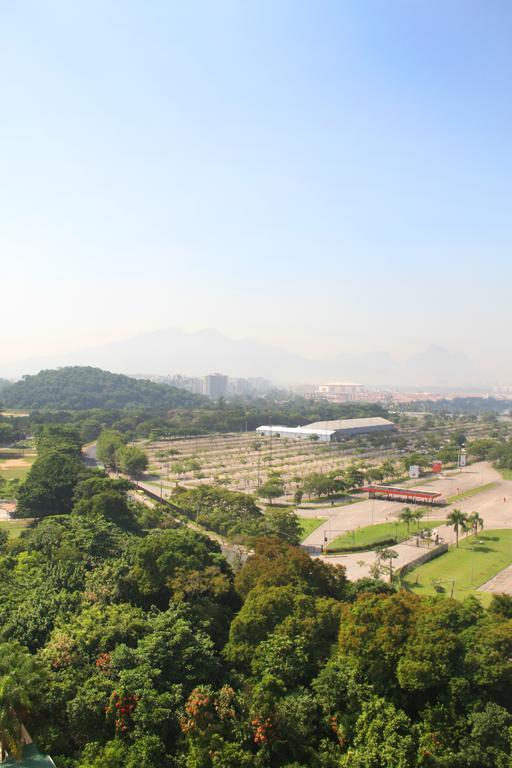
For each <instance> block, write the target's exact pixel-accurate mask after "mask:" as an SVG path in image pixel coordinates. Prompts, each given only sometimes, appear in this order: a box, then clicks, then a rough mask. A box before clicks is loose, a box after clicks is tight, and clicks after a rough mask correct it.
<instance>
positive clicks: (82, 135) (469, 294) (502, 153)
mask: <svg viewBox="0 0 512 768" xmlns="http://www.w3.org/2000/svg"><path fill="white" fill-rule="evenodd" d="M511 39H512V6H511V4H510V3H509V2H508V0H503V1H500V0H481V2H477V1H476V0H463V1H461V2H458V1H457V0H388V2H382V0H375V2H371V1H370V0H346V1H340V0H336V1H335V2H328V1H327V0H318V1H316V0H309V2H301V1H300V0H290V2H287V1H286V0H269V1H268V2H265V1H263V0H254V1H249V0H247V1H244V2H242V0H239V2H227V1H226V2H223V1H221V0H218V2H192V1H191V0H187V2H181V1H180V2H178V1H176V2H171V0H165V1H163V0H162V2H159V1H158V0H151V2H144V1H143V0H138V1H137V2H129V0H122V1H121V0H118V2H109V1H108V0H97V1H96V0H84V2H80V0H73V2H68V0H62V1H61V2H57V1H52V0H34V1H33V2H31V1H30V0H20V1H19V2H9V0H0V179H1V183H0V260H1V273H0V279H1V286H2V290H1V298H0V321H1V325H0V328H1V332H0V355H1V356H2V357H3V358H4V360H11V359H15V358H21V357H24V356H26V355H32V354H34V353H35V352H39V353H49V352H55V351H59V350H69V349H74V348H76V347H79V346H84V345H86V344H89V343H91V344H95V343H98V342H99V341H102V340H105V341H108V340H111V339H115V338H123V337H126V336H130V335H132V334H134V333H137V332H139V331H147V330H152V329H157V328H163V327H168V326H176V327H181V328H184V329H190V330H196V329H200V328H203V327H215V328H218V329H219V330H221V331H223V332H224V333H227V334H228V335H231V336H234V337H241V336H246V335H249V336H253V337H255V338H258V339H260V340H262V341H271V342H273V343H275V344H279V345H282V346H285V347H287V348H288V349H291V350H293V351H297V352H303V353H306V354H311V355H314V354H318V355H321V354H328V353H330V352H336V351H341V350H344V351H357V350H359V349H360V350H373V349H386V350H389V351H391V352H394V353H397V354H401V355H403V354H406V353H408V352H410V351H413V350H415V349H417V348H421V347H423V346H424V345H425V344H427V343H430V342H434V343H438V344H441V345H443V346H446V347H448V348H451V349H461V350H464V351H465V352H467V353H469V354H470V355H471V356H472V357H473V358H474V359H475V360H476V361H477V362H478V363H482V362H485V361H487V360H490V359H492V357H493V356H496V357H498V356H499V358H500V360H501V362H503V360H509V359H510V358H511V357H512V356H511V355H510V352H511V343H510V326H511V320H512V309H511V303H512V302H511V299H512V281H511V278H512V249H511V245H512V215H511V207H512V195H511V192H512V155H511V144H512V120H511V116H512V115H511V113H512V92H511V91H512V85H511V83H512V47H511V45H510V40H511ZM509 369H510V373H511V375H512V362H511V364H510V366H509Z"/></svg>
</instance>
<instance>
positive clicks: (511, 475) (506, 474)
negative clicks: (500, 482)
mask: <svg viewBox="0 0 512 768" xmlns="http://www.w3.org/2000/svg"><path fill="white" fill-rule="evenodd" d="M499 472H500V475H501V476H502V478H503V479H504V480H512V469H500V470H499Z"/></svg>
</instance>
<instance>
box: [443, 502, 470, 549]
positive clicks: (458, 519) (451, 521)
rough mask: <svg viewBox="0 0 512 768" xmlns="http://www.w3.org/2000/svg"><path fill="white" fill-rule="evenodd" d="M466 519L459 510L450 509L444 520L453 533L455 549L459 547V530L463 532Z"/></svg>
mask: <svg viewBox="0 0 512 768" xmlns="http://www.w3.org/2000/svg"><path fill="white" fill-rule="evenodd" d="M467 519H468V517H467V515H465V514H464V512H461V511H460V509H452V511H451V512H450V514H449V515H448V517H447V518H446V522H447V523H448V525H451V526H452V527H453V530H454V531H455V546H457V547H458V546H459V530H464V526H465V525H466V522H467Z"/></svg>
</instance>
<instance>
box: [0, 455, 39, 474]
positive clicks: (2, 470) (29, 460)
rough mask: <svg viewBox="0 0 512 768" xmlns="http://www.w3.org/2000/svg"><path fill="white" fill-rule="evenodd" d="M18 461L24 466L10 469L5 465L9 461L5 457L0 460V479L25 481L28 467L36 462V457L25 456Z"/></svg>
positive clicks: (10, 467)
mask: <svg viewBox="0 0 512 768" xmlns="http://www.w3.org/2000/svg"><path fill="white" fill-rule="evenodd" d="M20 459H21V460H22V461H23V464H24V466H14V467H12V466H9V465H8V464H7V463H6V462H9V461H10V459H8V458H6V457H5V456H4V457H3V458H0V477H1V478H2V480H24V479H25V477H26V476H27V474H28V471H29V469H30V467H31V466H32V464H33V463H34V461H35V460H36V456H35V455H34V456H31V455H26V456H23V457H20Z"/></svg>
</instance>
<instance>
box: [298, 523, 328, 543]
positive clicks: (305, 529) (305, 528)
mask: <svg viewBox="0 0 512 768" xmlns="http://www.w3.org/2000/svg"><path fill="white" fill-rule="evenodd" d="M326 520H327V518H326V517H299V522H300V527H301V528H302V538H301V541H304V539H307V537H308V536H309V534H310V533H313V531H316V529H317V528H319V527H320V526H321V525H322V523H325V522H326Z"/></svg>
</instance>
